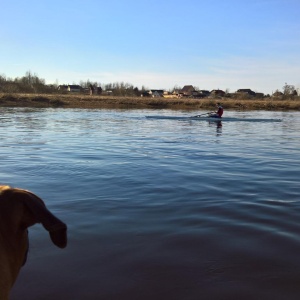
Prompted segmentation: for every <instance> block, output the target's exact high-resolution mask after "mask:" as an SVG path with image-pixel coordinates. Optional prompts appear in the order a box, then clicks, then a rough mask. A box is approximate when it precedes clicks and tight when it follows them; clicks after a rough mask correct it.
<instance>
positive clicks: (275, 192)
mask: <svg viewBox="0 0 300 300" xmlns="http://www.w3.org/2000/svg"><path fill="white" fill-rule="evenodd" d="M197 113H198V112H196V114H197ZM199 113H201V112H199ZM191 114H192V115H193V114H195V112H193V113H187V112H184V111H171V110H96V109H95V110H88V109H87V110H84V109H53V108H47V109H31V108H1V109H0V137H1V144H0V145H1V146H0V159H1V168H0V183H2V184H9V185H11V186H14V187H20V188H24V189H28V190H31V191H32V192H34V193H36V194H37V195H38V196H40V197H41V198H42V199H43V200H44V201H45V203H46V204H47V206H48V208H49V209H50V210H51V211H52V212H53V213H54V214H55V215H56V216H57V217H59V218H60V219H62V220H63V221H64V222H66V223H67V224H68V237H69V241H68V246H67V248H66V249H63V250H61V249H59V248H56V247H55V246H54V245H53V244H52V243H51V241H50V239H49V236H48V233H47V232H45V230H44V229H43V227H42V226H41V225H35V226H33V227H32V228H30V230H29V231H30V234H29V235H30V251H29V257H28V261H27V264H26V265H25V266H24V267H23V268H22V270H21V272H20V275H19V277H18V280H17V282H16V284H15V286H14V288H13V290H12V293H11V300H18V299H22V300H29V299H30V300H35V299H36V300H48V299H49V300H50V299H51V300H53V299H59V300H65V299H67V300H69V299H70V300H83V299H84V300H90V299H91V300H94V299H104V300H106V299H107V300H120V299H122V300H123V299H130V300H135V299H139V300H140V299H143V300H148V299H149V300H150V299H151V300H152V299H155V300H160V299H164V300H165V299H172V300H177V299H178V300H179V299H180V300H181V299H184V300H199V299H204V300H206V299H209V300H214V299H234V300H235V299H243V300H245V299H264V300H266V299H272V300H276V299H278V300H279V299H289V300H291V299H299V298H300V257H299V253H300V237H299V234H300V197H299V194H300V184H299V178H300V164H299V162H300V134H299V132H300V113H299V112H266V111H250V112H234V111H225V113H224V114H225V115H226V116H238V117H249V118H251V117H255V118H264V119H266V118H279V119H282V122H228V123H226V122H222V124H218V123H210V122H208V121H197V120H196V121H194V120H188V119H187V120H172V119H171V120H170V119H169V120H168V119H166V120H163V119H159V120H153V119H146V118H145V116H149V115H166V116H179V115H180V116H187V115H191Z"/></svg>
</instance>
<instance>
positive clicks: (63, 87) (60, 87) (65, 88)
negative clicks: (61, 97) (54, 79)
mask: <svg viewBox="0 0 300 300" xmlns="http://www.w3.org/2000/svg"><path fill="white" fill-rule="evenodd" d="M57 90H58V91H60V92H67V91H68V86H67V85H64V84H63V85H59V86H58V87H57Z"/></svg>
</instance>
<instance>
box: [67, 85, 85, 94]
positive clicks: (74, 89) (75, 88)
mask: <svg viewBox="0 0 300 300" xmlns="http://www.w3.org/2000/svg"><path fill="white" fill-rule="evenodd" d="M81 90H82V87H81V86H80V85H75V84H72V85H68V92H70V93H79V92H81Z"/></svg>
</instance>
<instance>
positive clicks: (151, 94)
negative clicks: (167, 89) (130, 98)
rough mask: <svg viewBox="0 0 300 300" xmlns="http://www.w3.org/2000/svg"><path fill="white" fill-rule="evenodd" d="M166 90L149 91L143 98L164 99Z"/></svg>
mask: <svg viewBox="0 0 300 300" xmlns="http://www.w3.org/2000/svg"><path fill="white" fill-rule="evenodd" d="M163 95H164V90H149V91H146V92H144V93H142V94H141V97H153V98H156V97H163Z"/></svg>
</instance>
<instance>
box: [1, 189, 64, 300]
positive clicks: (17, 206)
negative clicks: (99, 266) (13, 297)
mask: <svg viewBox="0 0 300 300" xmlns="http://www.w3.org/2000/svg"><path fill="white" fill-rule="evenodd" d="M36 223H41V224H42V225H43V226H44V228H45V229H46V230H47V231H48V232H49V235H50V238H51V240H52V242H53V243H54V244H55V245H56V246H57V247H60V248H65V247H66V246H67V226H66V224H64V223H63V222H62V221H60V220H59V219H58V218H56V217H55V216H54V215H53V214H52V213H51V212H50V211H49V210H48V209H47V208H46V205H45V204H44V202H43V200H42V199H40V198H39V197H38V196H36V195H35V194H33V193H31V192H29V191H26V190H22V189H17V188H11V187H9V186H3V185H0V300H7V299H8V298H9V293H10V290H11V288H12V286H13V284H14V282H15V281H16V279H17V276H18V274H19V272H20V269H21V267H22V266H23V265H24V264H25V263H26V258H27V252H28V247H29V241H28V230H27V228H28V227H30V226H32V225H34V224H36Z"/></svg>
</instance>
